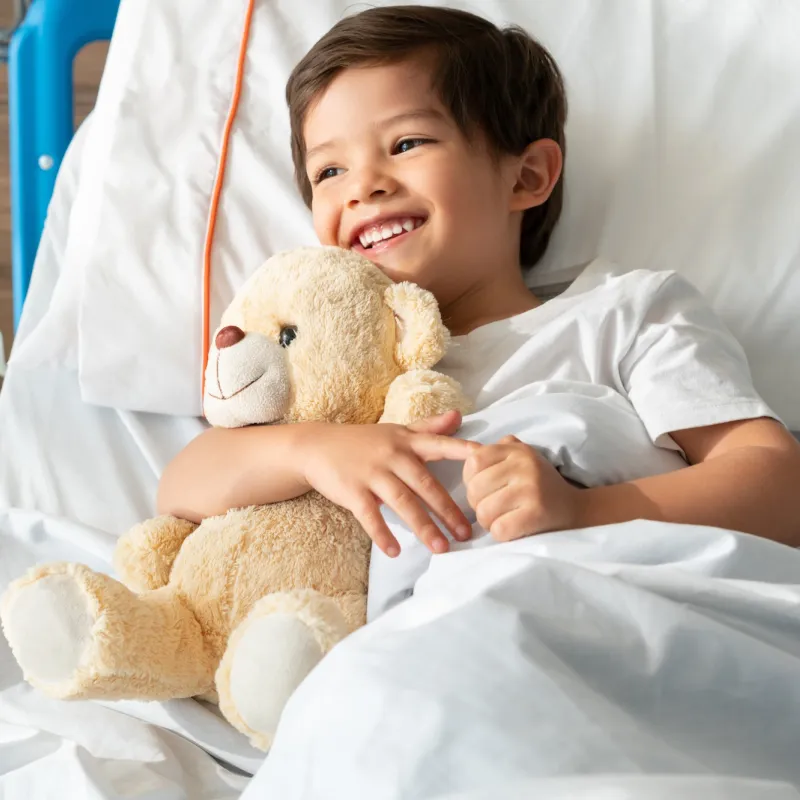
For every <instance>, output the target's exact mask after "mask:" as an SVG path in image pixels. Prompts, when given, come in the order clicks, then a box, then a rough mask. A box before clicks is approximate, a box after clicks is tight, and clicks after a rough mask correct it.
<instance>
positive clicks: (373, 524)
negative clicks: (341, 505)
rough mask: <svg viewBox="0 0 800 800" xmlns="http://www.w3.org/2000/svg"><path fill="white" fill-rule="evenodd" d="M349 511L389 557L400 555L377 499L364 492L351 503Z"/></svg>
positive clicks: (398, 545)
mask: <svg viewBox="0 0 800 800" xmlns="http://www.w3.org/2000/svg"><path fill="white" fill-rule="evenodd" d="M350 511H351V512H352V513H353V516H354V517H355V518H356V519H357V520H358V523H359V524H360V525H361V527H362V528H363V529H364V530H365V531H366V532H367V535H368V536H369V538H370V539H372V541H373V542H375V544H376V545H377V546H378V547H379V548H380V549H381V550H382V551H383V552H384V553H386V555H387V556H389V557H390V558H394V557H395V556H398V555H400V544H399V543H398V541H397V539H395V537H394V536H393V535H392V532H391V531H390V530H389V526H388V525H387V524H386V522H385V520H384V519H383V515H382V514H381V509H380V505H379V503H378V501H377V500H376V499H375V497H374V496H373V495H372V494H369V493H368V494H365V495H364V496H363V497H361V498H360V499H359V500H358V501H356V502H355V503H353V504H352V506H351V508H350Z"/></svg>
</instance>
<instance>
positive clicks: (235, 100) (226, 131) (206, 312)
mask: <svg viewBox="0 0 800 800" xmlns="http://www.w3.org/2000/svg"><path fill="white" fill-rule="evenodd" d="M254 7H255V0H248V3H247V10H246V11H245V17H244V28H243V29H242V40H241V43H240V44H239V57H238V59H237V61H236V81H235V83H234V86H233V97H232V98H231V106H230V108H229V109H228V117H227V119H226V120H225V127H224V128H223V131H222V146H221V148H220V153H219V163H218V166H217V176H216V178H215V180H214V188H213V190H212V192H211V206H210V208H209V210H208V224H207V226H206V239H205V244H204V245H203V373H202V376H201V379H200V385H201V390H202V391H203V392H205V388H206V366H207V365H208V348H209V346H210V344H211V341H210V339H211V327H210V323H211V320H210V316H211V250H212V248H213V245H214V230H215V228H216V225H217V211H218V209H219V198H220V195H221V194H222V182H223V180H224V179H225V166H226V163H227V160H228V143H229V141H230V138H231V130H232V128H233V122H234V120H235V119H236V112H237V110H238V108H239V98H240V97H241V95H242V82H243V80H244V64H245V60H246V58H247V42H248V40H249V38H250V23H251V22H252V19H253V9H254Z"/></svg>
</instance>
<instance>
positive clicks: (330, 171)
mask: <svg viewBox="0 0 800 800" xmlns="http://www.w3.org/2000/svg"><path fill="white" fill-rule="evenodd" d="M341 171H342V169H341V167H325V169H322V170H320V171H319V172H318V173H317V174H316V175H315V176H314V183H322V181H324V180H327V179H328V178H335V177H336V176H337V175H338V174H339V173H340V172H341Z"/></svg>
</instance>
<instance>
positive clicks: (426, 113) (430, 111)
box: [306, 108, 447, 161]
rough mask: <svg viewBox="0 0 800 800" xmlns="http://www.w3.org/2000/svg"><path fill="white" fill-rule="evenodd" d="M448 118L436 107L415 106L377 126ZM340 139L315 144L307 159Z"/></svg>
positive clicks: (327, 148) (382, 121)
mask: <svg viewBox="0 0 800 800" xmlns="http://www.w3.org/2000/svg"><path fill="white" fill-rule="evenodd" d="M446 119H447V117H445V115H444V114H443V113H442V112H441V111H437V110H436V109H435V108H414V109H411V111H403V112H402V113H400V114H394V115H392V116H391V117H387V118H386V119H382V120H381V121H380V122H379V123H378V124H377V127H379V128H387V127H388V126H389V125H395V124H396V123H398V122H412V121H414V120H433V121H435V122H443V121H445V120H446ZM338 141H339V139H329V140H328V141H327V142H322V143H321V144H317V145H314V147H312V148H311V149H310V150H307V151H306V161H308V159H309V158H311V156H314V155H317V154H318V153H321V152H323V151H324V150H329V149H330V148H331V147H333V146H334V145H335V144H336V143H337V142H338Z"/></svg>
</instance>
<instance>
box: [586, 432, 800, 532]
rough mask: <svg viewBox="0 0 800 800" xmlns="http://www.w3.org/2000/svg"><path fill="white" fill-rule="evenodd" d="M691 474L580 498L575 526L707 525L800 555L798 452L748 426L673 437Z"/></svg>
mask: <svg viewBox="0 0 800 800" xmlns="http://www.w3.org/2000/svg"><path fill="white" fill-rule="evenodd" d="M672 438H673V439H674V440H675V441H676V442H677V444H678V446H679V447H681V448H682V449H683V451H684V453H686V456H687V458H688V460H689V462H690V464H692V466H690V467H687V468H686V469H682V470H678V471H676V472H670V473H667V474H665V475H657V476H654V477H650V478H643V479H641V480H637V481H631V482H630V483H621V484H618V485H616V486H602V487H597V488H593V489H584V490H582V491H581V492H580V494H581V495H582V496H581V497H580V504H579V505H580V525H579V527H588V526H590V525H604V524H608V523H613V522H623V521H626V520H632V519H652V520H663V521H668V522H685V523H694V524H698V525H711V526H714V527H719V528H729V529H732V530H738V531H743V532H745V533H752V534H754V535H756V536H762V537H765V538H767V539H772V540H774V541H776V542H781V543H783V544H788V545H791V546H793V547H800V444H798V442H797V441H796V440H795V439H794V438H793V437H792V435H791V434H790V433H789V432H788V431H787V430H786V429H785V428H784V427H783V426H781V425H780V424H779V423H777V422H775V421H773V420H770V419H755V420H747V421H743V422H732V423H726V424H723V425H711V426H708V427H703V428H692V429H690V430H685V431H677V432H675V433H673V434H672Z"/></svg>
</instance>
